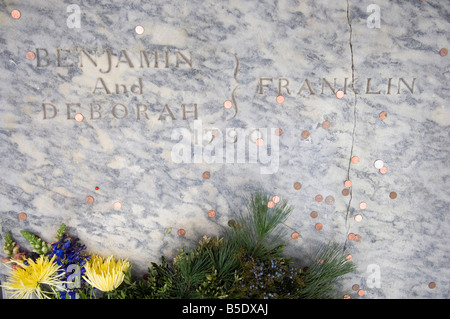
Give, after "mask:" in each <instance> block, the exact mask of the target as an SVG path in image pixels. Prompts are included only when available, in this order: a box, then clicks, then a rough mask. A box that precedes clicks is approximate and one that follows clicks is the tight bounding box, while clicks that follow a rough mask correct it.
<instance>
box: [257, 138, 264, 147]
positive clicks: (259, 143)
mask: <svg viewBox="0 0 450 319" xmlns="http://www.w3.org/2000/svg"><path fill="white" fill-rule="evenodd" d="M263 144H264V140H263V139H262V138H258V139H257V140H256V145H257V146H262V145H263Z"/></svg>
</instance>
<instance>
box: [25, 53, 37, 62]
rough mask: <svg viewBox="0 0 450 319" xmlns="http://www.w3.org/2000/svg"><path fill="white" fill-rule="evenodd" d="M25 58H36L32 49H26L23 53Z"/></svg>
mask: <svg viewBox="0 0 450 319" xmlns="http://www.w3.org/2000/svg"><path fill="white" fill-rule="evenodd" d="M25 58H27V60H34V58H36V54H34V52H33V51H28V52H27V53H26V54H25Z"/></svg>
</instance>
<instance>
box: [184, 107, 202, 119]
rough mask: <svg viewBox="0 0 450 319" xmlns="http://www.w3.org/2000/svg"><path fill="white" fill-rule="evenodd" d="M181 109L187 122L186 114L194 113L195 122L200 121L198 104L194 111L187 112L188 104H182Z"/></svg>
mask: <svg viewBox="0 0 450 319" xmlns="http://www.w3.org/2000/svg"><path fill="white" fill-rule="evenodd" d="M181 107H182V108H183V120H186V113H194V120H197V119H198V112H197V104H194V111H186V104H182V105H181Z"/></svg>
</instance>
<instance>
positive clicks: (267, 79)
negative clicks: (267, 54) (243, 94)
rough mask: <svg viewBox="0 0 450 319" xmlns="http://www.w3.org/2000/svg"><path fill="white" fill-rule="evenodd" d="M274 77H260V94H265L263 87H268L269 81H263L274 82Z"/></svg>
mask: <svg viewBox="0 0 450 319" xmlns="http://www.w3.org/2000/svg"><path fill="white" fill-rule="evenodd" d="M272 80H273V78H259V94H263V93H264V92H263V88H265V87H268V86H269V84H268V83H263V81H270V82H272Z"/></svg>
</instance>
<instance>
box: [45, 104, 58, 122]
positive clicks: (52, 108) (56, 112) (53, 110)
mask: <svg viewBox="0 0 450 319" xmlns="http://www.w3.org/2000/svg"><path fill="white" fill-rule="evenodd" d="M47 107H50V108H51V110H52V112H53V114H52V116H48V115H47ZM42 111H43V113H44V120H50V119H53V118H55V116H56V114H58V110H57V109H56V106H54V105H53V104H51V103H42Z"/></svg>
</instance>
